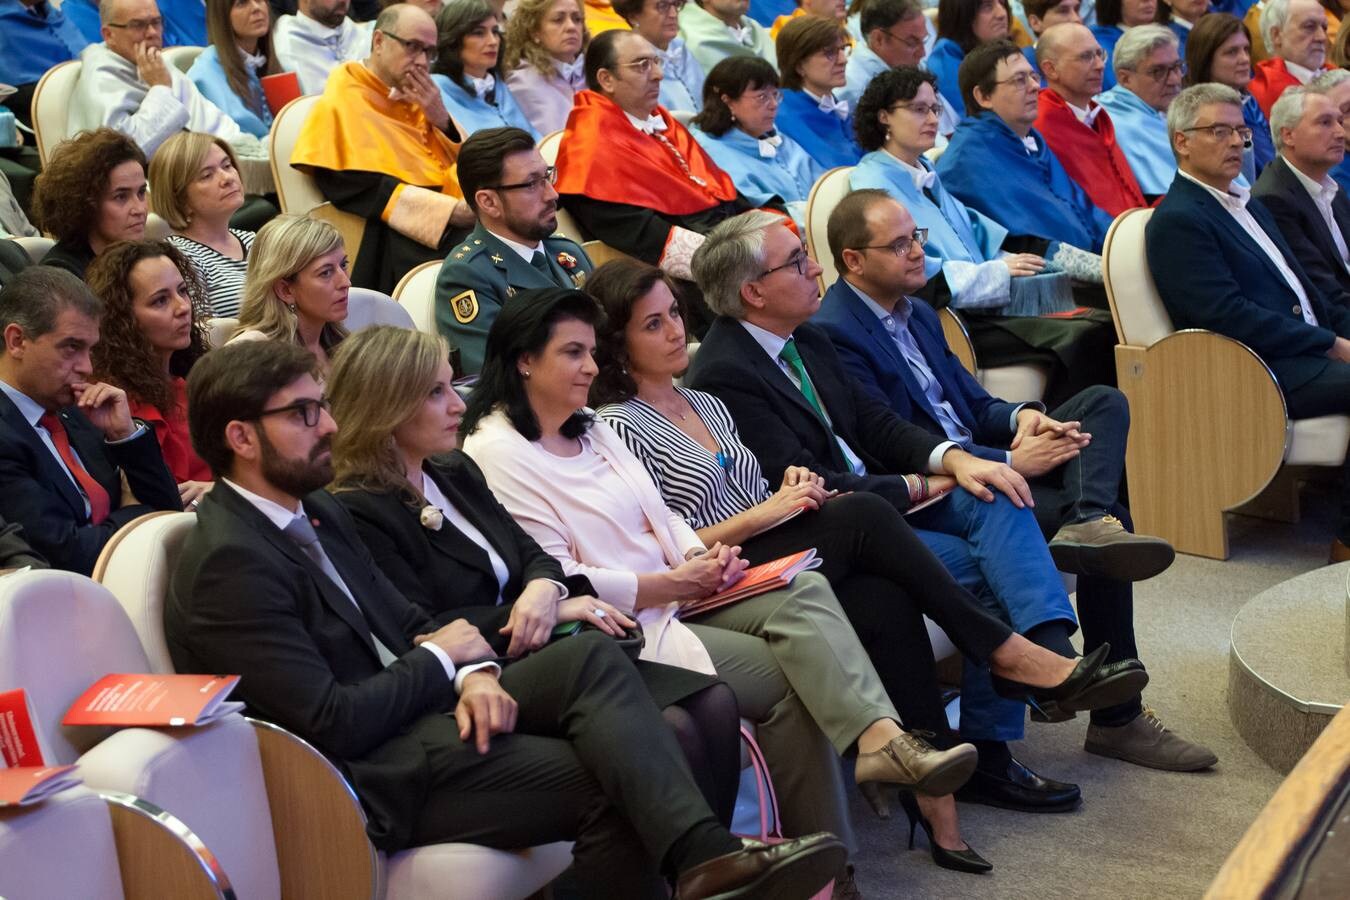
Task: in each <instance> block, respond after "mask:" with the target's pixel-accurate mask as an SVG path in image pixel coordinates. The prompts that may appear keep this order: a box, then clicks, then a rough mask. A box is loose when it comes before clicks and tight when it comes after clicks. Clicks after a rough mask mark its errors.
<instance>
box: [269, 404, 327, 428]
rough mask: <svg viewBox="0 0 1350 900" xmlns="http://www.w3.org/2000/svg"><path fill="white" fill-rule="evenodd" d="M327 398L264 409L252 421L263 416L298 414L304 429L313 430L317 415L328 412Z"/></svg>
mask: <svg viewBox="0 0 1350 900" xmlns="http://www.w3.org/2000/svg"><path fill="white" fill-rule="evenodd" d="M328 408H329V407H328V398H327V397H325V398H323V399H322V400H297V401H295V402H294V403H287V404H286V405H285V406H276V407H273V408H272V409H264V410H263V411H262V412H260V413H258V414H257V415H256V416H254V417H253V418H254V420H257V419H261V418H263V417H264V416H280V415H283V414H285V413H299V414H300V418H301V419H303V420H304V422H305V427H306V428H313V427H314V426H315V425H318V424H319V413H320V412H321V411H322V412H327V411H328Z"/></svg>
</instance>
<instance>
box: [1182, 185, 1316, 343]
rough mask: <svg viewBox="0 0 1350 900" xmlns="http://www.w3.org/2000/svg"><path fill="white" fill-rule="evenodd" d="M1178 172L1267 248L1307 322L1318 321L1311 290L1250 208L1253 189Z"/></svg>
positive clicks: (1263, 249) (1261, 245) (1253, 238)
mask: <svg viewBox="0 0 1350 900" xmlns="http://www.w3.org/2000/svg"><path fill="white" fill-rule="evenodd" d="M1177 174H1178V175H1180V176H1181V177H1182V178H1189V179H1190V180H1191V181H1193V182H1195V183H1196V184H1198V185H1200V187H1202V188H1204V189H1205V190H1206V191H1208V192H1209V194H1210V196H1212V197H1213V198H1214V199H1215V200H1218V201H1219V205H1220V206H1222V207H1223V208H1224V209H1225V210H1227V211H1228V214H1229V215H1230V216H1232V217H1233V219H1234V221H1236V222H1237V223H1238V226H1239V227H1240V228H1242V230H1243V231H1245V232H1247V236H1248V237H1250V238H1251V239H1252V240H1253V241H1255V242H1256V244H1257V246H1258V247H1260V248H1261V250H1262V252H1264V253H1265V254H1266V256H1267V257H1268V258H1269V259H1270V261H1271V262H1272V263H1274V264H1275V268H1277V269H1279V270H1280V274H1281V275H1283V276H1284V280H1285V282H1286V283H1287V284H1288V285H1289V289H1290V290H1292V291H1293V292H1294V295H1295V296H1296V297H1298V304H1299V307H1300V308H1301V309H1300V311H1301V312H1302V315H1303V321H1305V322H1307V323H1308V324H1309V325H1316V324H1317V316H1316V315H1314V314H1313V310H1312V303H1310V302H1309V300H1308V294H1307V292H1306V291H1304V290H1303V284H1302V282H1300V281H1299V280H1298V276H1297V275H1295V274H1294V270H1293V269H1291V268H1289V263H1287V262H1285V259H1284V254H1283V253H1281V252H1280V248H1279V247H1277V246H1276V245H1275V242H1274V241H1272V240H1271V239H1270V235H1268V234H1266V232H1265V229H1263V228H1262V227H1261V223H1259V222H1257V221H1256V218H1255V217H1254V216H1253V215H1252V214H1251V212H1250V211H1249V210H1248V209H1247V201H1248V200H1250V199H1251V196H1252V192H1251V191H1249V190H1248V189H1247V188H1245V187H1243V186H1242V185H1240V184H1238V183H1237V182H1233V183H1232V184H1231V185H1229V186H1228V190H1227V191H1220V190H1216V189H1215V188H1212V187H1210V186H1209V185H1207V184H1205V183H1204V182H1203V181H1200V180H1199V179H1198V178H1195V177H1194V176H1192V175H1189V174H1187V173H1186V172H1183V171H1182V170H1180V169H1178V170H1177Z"/></svg>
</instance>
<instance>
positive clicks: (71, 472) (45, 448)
mask: <svg viewBox="0 0 1350 900" xmlns="http://www.w3.org/2000/svg"><path fill="white" fill-rule="evenodd" d="M102 314H103V305H102V303H101V302H100V301H99V300H98V298H97V297H95V296H94V295H93V294H91V293H90V292H89V289H88V288H87V287H85V285H84V283H83V282H82V281H80V280H79V279H78V278H76V277H75V276H74V275H71V274H70V273H69V272H65V271H63V270H60V269H53V268H50V267H47V266H30V267H28V268H27V269H24V270H23V271H22V272H20V273H19V274H18V275H17V276H16V277H15V278H14V280H13V281H11V282H10V283H9V284H7V285H6V286H5V287H4V289H3V290H0V327H3V329H4V341H5V345H4V352H3V353H2V354H0V515H3V516H4V517H5V518H6V519H8V520H9V521H11V522H16V523H18V524H19V525H22V526H23V529H24V531H25V532H27V535H28V539H29V541H31V542H32V544H33V547H34V549H36V550H37V551H38V552H39V553H41V554H42V555H43V556H45V557H46V558H47V559H48V560H50V561H51V563H52V565H53V566H54V567H56V568H58V569H69V570H70V571H73V572H80V573H82V574H85V575H88V574H89V573H90V572H92V571H93V570H94V562H95V561H96V560H97V559H98V555H99V552H100V551H101V550H102V549H103V545H104V544H105V543H107V541H108V539H109V538H110V537H112V536H113V533H114V532H116V531H117V529H119V528H121V527H122V526H123V525H125V524H126V523H128V522H130V521H131V520H132V519H134V518H136V517H137V516H140V515H144V514H145V513H148V512H153V511H155V510H178V509H182V503H181V501H180V500H179V496H178V486H177V484H175V483H174V480H173V476H172V475H170V474H169V470H168V468H167V467H166V466H165V465H164V460H163V458H162V457H161V456H160V452H159V443H158V442H157V441H156V440H155V433H154V431H153V430H152V429H151V428H149V427H147V426H146V425H145V423H143V422H137V421H136V420H135V419H133V418H132V417H131V410H130V407H129V406H128V404H127V397H126V394H125V393H124V392H123V391H122V390H121V389H119V388H115V387H113V386H112V385H110V384H101V383H97V384H91V383H89V382H88V381H86V379H87V378H88V377H89V374H90V372H91V371H93V368H92V365H91V363H90V358H89V351H90V349H91V348H92V347H93V346H94V345H95V344H97V343H98V338H99V334H98V326H99V317H100V316H101V315H102Z"/></svg>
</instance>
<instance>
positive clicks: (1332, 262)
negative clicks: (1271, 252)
mask: <svg viewBox="0 0 1350 900" xmlns="http://www.w3.org/2000/svg"><path fill="white" fill-rule="evenodd" d="M1252 196H1253V197H1255V198H1256V199H1257V200H1260V201H1261V205H1262V206H1264V207H1265V208H1266V209H1267V210H1268V211H1269V212H1270V214H1271V216H1273V217H1274V219H1275V224H1276V225H1278V226H1279V227H1280V234H1281V235H1283V236H1284V240H1285V242H1286V243H1287V244H1289V247H1290V249H1292V250H1293V251H1294V258H1295V259H1297V260H1298V261H1299V264H1300V265H1301V266H1303V271H1305V272H1307V273H1308V278H1309V279H1311V280H1312V282H1313V283H1314V284H1316V285H1317V289H1318V290H1319V291H1321V292H1322V298H1323V299H1324V300H1326V301H1327V302H1329V303H1333V304H1339V305H1340V306H1342V307H1347V308H1350V270H1347V269H1346V268H1345V263H1344V262H1342V261H1341V251H1340V250H1339V249H1338V248H1337V247H1336V239H1335V238H1333V237H1332V236H1331V230H1330V229H1328V228H1327V221H1326V219H1324V218H1322V211H1321V210H1320V209H1318V208H1317V204H1316V203H1315V202H1313V198H1312V197H1310V196H1309V195H1308V190H1307V188H1305V187H1304V186H1303V183H1302V182H1301V181H1299V179H1298V176H1297V175H1295V174H1294V172H1293V170H1292V169H1291V168H1290V167H1289V163H1287V162H1285V160H1284V159H1283V158H1281V157H1277V158H1276V159H1275V161H1274V162H1272V163H1271V164H1270V165H1268V166H1266V168H1265V171H1263V172H1262V173H1261V177H1260V178H1258V179H1257V180H1256V185H1255V187H1253V188H1252ZM1331 218H1332V220H1333V221H1334V222H1335V223H1336V225H1337V227H1338V228H1339V229H1340V231H1341V234H1343V235H1350V198H1347V197H1346V196H1345V191H1337V192H1336V196H1335V197H1333V198H1332V201H1331Z"/></svg>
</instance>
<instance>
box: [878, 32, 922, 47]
mask: <svg viewBox="0 0 1350 900" xmlns="http://www.w3.org/2000/svg"><path fill="white" fill-rule="evenodd" d="M891 27H892V28H893V27H895V26H891ZM885 33H886V36H887V37H889V38H891V39H892V40H896V41H899V42H900V43H901V44H903V45H904V46H906V47H908V48H909V49H911V50H918V49H919V48H920V47H922V46H923V38H918V37H914V36H912V35H908V34H896V33H895V32H894V31H891V29H890V28H887V29H885Z"/></svg>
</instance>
